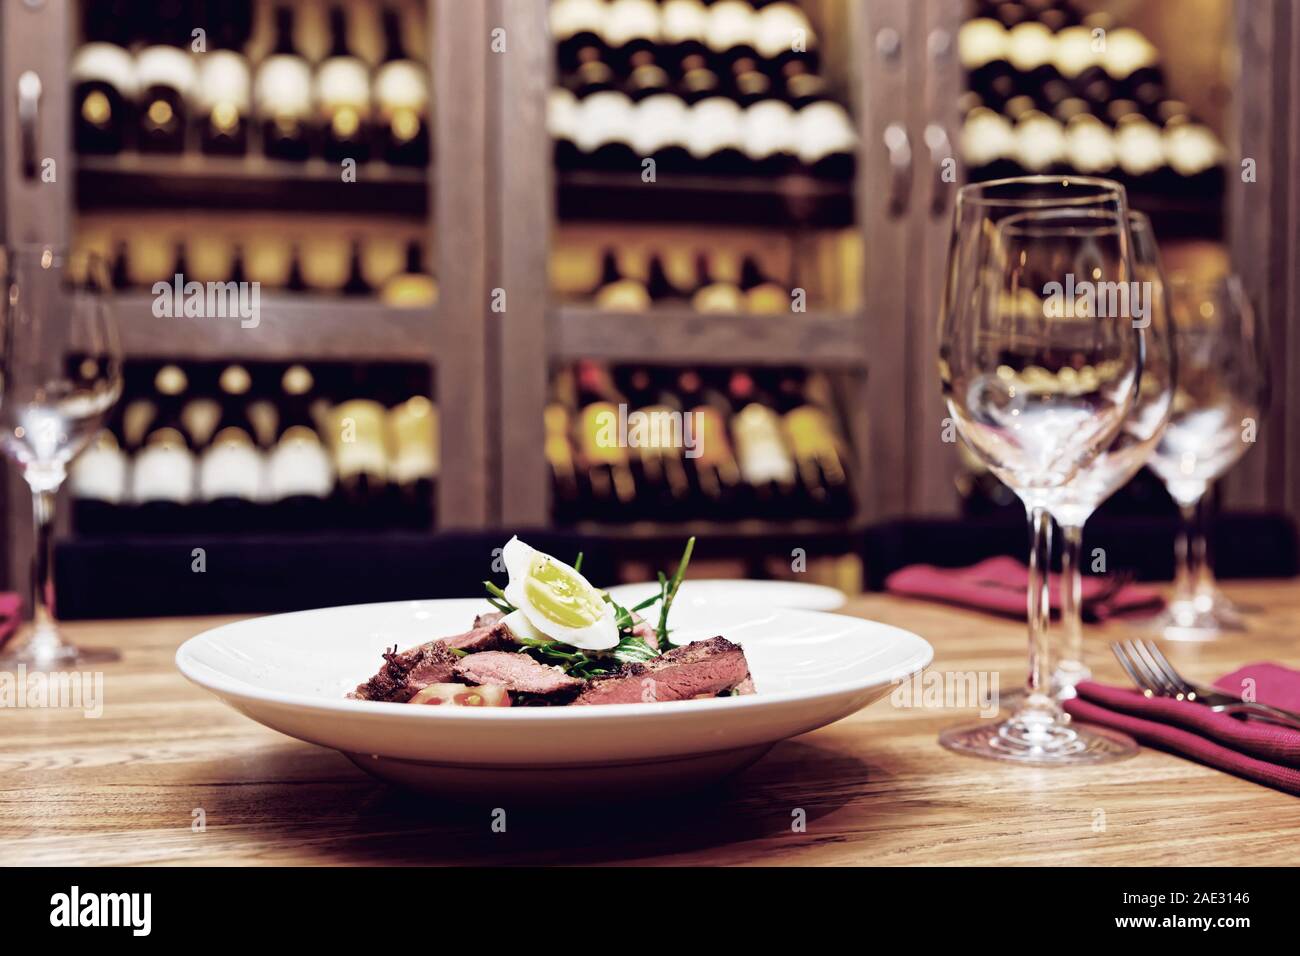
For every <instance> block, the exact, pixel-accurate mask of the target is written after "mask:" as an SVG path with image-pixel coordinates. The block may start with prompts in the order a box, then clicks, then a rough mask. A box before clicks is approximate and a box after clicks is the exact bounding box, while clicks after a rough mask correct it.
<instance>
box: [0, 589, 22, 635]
mask: <svg viewBox="0 0 1300 956" xmlns="http://www.w3.org/2000/svg"><path fill="white" fill-rule="evenodd" d="M22 620H23V599H22V598H20V597H19V596H18V595H17V594H14V593H12V592H10V591H4V592H0V647H3V646H4V642H5V641H7V640H9V638H11V637H13V636H14V631H16V630H18V625H19V624H21V623H22Z"/></svg>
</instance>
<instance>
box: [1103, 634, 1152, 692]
mask: <svg viewBox="0 0 1300 956" xmlns="http://www.w3.org/2000/svg"><path fill="white" fill-rule="evenodd" d="M1110 650H1111V653H1112V654H1114V655H1115V660H1117V661H1119V666H1120V667H1122V668H1124V670H1125V672H1127V674H1128V676H1129V678H1130V679H1131V680H1132V681H1133V683H1134V684H1137V686H1138V689H1139V690H1143V691H1146V693H1147V694H1151V692H1152V691H1151V688H1150V687H1148V686H1147V682H1146V680H1145V678H1143V677H1142V675H1141V674H1139V673H1138V671H1137V669H1136V668H1134V666H1133V662H1132V661H1131V660H1129V656H1128V650H1127V649H1126V648H1125V647H1124V645H1123V644H1120V643H1118V642H1115V643H1112V644H1111V645H1110Z"/></svg>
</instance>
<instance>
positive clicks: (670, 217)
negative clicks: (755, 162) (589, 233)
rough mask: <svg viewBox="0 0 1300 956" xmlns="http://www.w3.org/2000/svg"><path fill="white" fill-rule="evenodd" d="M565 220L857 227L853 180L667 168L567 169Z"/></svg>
mask: <svg viewBox="0 0 1300 956" xmlns="http://www.w3.org/2000/svg"><path fill="white" fill-rule="evenodd" d="M555 179H556V201H557V213H558V216H559V218H560V219H561V220H566V219H567V220H593V221H600V222H611V221H613V222H695V223H717V224H722V225H732V226H734V225H759V226H771V227H778V228H790V227H800V226H808V227H821V228H834V227H844V226H851V225H852V224H853V216H854V212H853V184H852V183H851V182H839V181H833V180H822V179H814V178H813V177H810V176H803V175H787V176H779V177H758V176H702V175H696V174H690V173H674V172H671V171H660V173H659V175H658V178H657V180H656V181H655V182H652V183H647V182H642V180H641V175H640V172H639V171H626V172H625V171H616V172H603V171H586V170H560V171H557V172H556V174H555Z"/></svg>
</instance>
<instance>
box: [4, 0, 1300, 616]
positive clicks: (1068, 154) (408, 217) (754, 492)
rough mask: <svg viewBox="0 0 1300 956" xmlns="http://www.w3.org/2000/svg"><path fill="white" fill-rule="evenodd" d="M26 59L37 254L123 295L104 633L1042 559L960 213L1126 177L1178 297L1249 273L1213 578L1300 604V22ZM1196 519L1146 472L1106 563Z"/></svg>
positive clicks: (84, 8) (20, 224)
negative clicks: (697, 443)
mask: <svg viewBox="0 0 1300 956" xmlns="http://www.w3.org/2000/svg"><path fill="white" fill-rule="evenodd" d="M2 27H3V29H0V41H2V42H3V51H2V53H3V59H2V66H3V80H2V81H3V84H4V86H5V90H4V95H3V100H2V102H3V107H0V109H3V112H4V114H5V118H4V123H5V126H4V130H5V135H4V137H3V142H2V148H3V151H4V179H3V200H2V202H3V228H4V235H5V241H7V242H17V241H27V240H41V241H50V240H54V241H64V242H66V243H68V244H69V245H71V246H73V247H78V248H86V249H93V250H95V251H97V252H99V253H100V254H102V255H103V256H104V257H106V258H107V259H108V261H109V263H110V265H111V268H112V275H113V283H114V285H115V286H116V295H115V303H114V310H115V313H116V316H117V319H118V323H119V325H120V329H121V332H122V337H123V344H124V350H125V355H126V359H127V365H126V384H125V392H124V395H123V398H122V401H121V402H120V403H119V405H118V407H117V409H116V411H115V413H114V415H113V417H112V420H111V423H110V427H109V428H108V429H107V430H106V431H105V432H104V433H103V434H102V435H101V436H100V437H99V439H98V440H97V441H96V443H95V444H94V446H93V447H92V448H91V450H90V451H88V452H87V453H86V454H84V455H83V456H82V457H81V458H80V459H79V460H78V461H77V463H76V465H75V468H74V471H73V474H72V476H71V480H70V482H69V493H68V494H67V495H66V496H65V501H64V505H65V507H64V509H63V513H61V514H60V519H59V520H60V529H61V532H60V535H59V544H58V547H57V553H56V576H57V580H58V594H59V612H60V615H61V616H63V617H68V618H71V617H102V616H114V615H129V614H166V613H200V612H209V611H254V610H273V609H282V608H298V607H306V606H313V605H327V604H342V603H348V602H351V601H367V600H385V599H397V598H404V597H416V596H443V595H453V594H460V593H476V591H477V581H478V580H479V579H480V578H481V577H482V570H481V568H482V566H481V564H480V563H479V558H480V557H481V559H482V560H483V561H486V560H488V556H489V555H490V552H491V548H493V547H497V546H499V545H500V544H501V543H503V541H504V540H505V538H506V537H508V535H509V534H510V533H514V532H518V533H520V534H521V535H527V536H528V537H529V538H530V541H531V543H533V544H534V545H536V546H539V547H543V548H545V549H547V550H555V551H556V552H557V553H560V554H564V553H567V550H573V551H575V552H576V551H577V550H579V549H581V550H583V551H584V552H585V553H586V562H587V564H586V567H585V569H587V570H590V572H591V576H592V577H593V579H594V580H597V581H598V582H599V583H612V582H614V581H615V580H618V579H624V580H634V579H641V578H644V577H646V576H647V575H652V573H653V570H654V569H657V568H658V567H660V566H662V565H664V564H665V563H667V562H669V561H671V560H673V559H674V558H675V557H676V555H678V554H679V553H680V551H681V547H682V544H683V541H684V539H685V537H686V536H688V535H689V534H696V535H698V536H699V544H698V546H697V552H696V560H695V562H694V565H693V573H696V574H699V575H705V576H730V575H750V576H772V577H795V576H799V578H800V579H802V580H815V581H820V582H823V583H830V584H835V585H837V586H840V587H843V588H845V589H848V590H854V589H859V588H861V587H864V586H865V587H878V586H880V583H881V581H882V580H883V578H884V576H885V575H886V574H888V573H889V572H890V571H892V570H895V569H897V568H898V567H900V566H902V565H904V564H907V563H912V562H916V561H928V562H932V563H938V564H949V565H956V564H964V563H970V562H972V561H975V560H977V559H979V558H982V557H985V556H988V555H990V554H995V553H1013V554H1017V555H1020V554H1022V553H1023V549H1024V527H1023V524H1024V522H1023V510H1022V508H1021V506H1020V504H1019V503H1018V502H1017V501H1016V500H1015V499H1014V498H1013V496H1011V494H1010V493H1009V492H1008V491H1007V489H1006V488H1005V487H1003V486H1002V485H1001V484H1000V483H999V482H998V481H997V480H996V479H995V478H994V477H993V476H992V475H990V474H988V473H987V472H984V471H981V470H980V469H979V468H978V467H977V466H976V465H975V464H974V462H973V460H972V459H970V458H969V457H968V456H965V455H963V454H962V453H961V451H960V449H959V446H958V445H957V444H956V443H954V442H953V441H951V440H945V438H946V437H947V438H948V439H951V435H947V436H945V430H944V427H943V420H944V417H945V415H946V414H947V413H946V411H945V409H944V407H943V404H942V401H941V397H940V394H939V386H938V377H937V373H936V371H935V355H936V350H937V343H936V341H935V331H936V329H935V324H936V316H937V310H938V297H939V294H940V291H941V288H942V275H943V266H944V259H945V256H946V254H947V247H946V244H947V240H948V230H949V223H950V217H951V209H952V202H953V196H954V192H955V190H956V189H957V188H958V187H959V186H960V185H961V184H962V183H963V182H967V181H973V180H981V179H990V178H998V177H1002V176H1007V175H1019V174H1024V173H1034V172H1045V173H1053V174H1057V173H1060V174H1065V173H1083V174H1089V175H1103V176H1108V177H1114V178H1117V179H1119V180H1120V181H1121V182H1123V183H1124V184H1125V185H1126V186H1127V187H1128V190H1129V196H1130V202H1131V204H1132V205H1133V206H1134V207H1135V208H1137V209H1140V210H1143V211H1145V212H1147V213H1148V214H1149V215H1150V216H1151V217H1152V220H1153V222H1154V224H1155V229H1156V233H1157V236H1158V237H1159V239H1160V243H1161V249H1162V253H1163V256H1164V262H1165V268H1166V271H1167V272H1182V273H1188V274H1191V275H1194V276H1200V275H1214V274H1219V273H1222V272H1224V271H1235V272H1237V273H1239V274H1240V275H1241V276H1242V278H1243V280H1244V282H1245V284H1246V287H1247V289H1248V291H1249V293H1250V296H1251V299H1252V301H1253V302H1254V305H1255V308H1256V310H1257V312H1258V314H1259V316H1260V319H1261V321H1262V322H1263V323H1264V324H1265V326H1266V328H1267V330H1268V334H1269V336H1270V342H1271V346H1270V350H1269V358H1270V361H1271V363H1272V366H1271V382H1272V391H1271V406H1270V407H1269V409H1268V412H1267V415H1266V417H1265V419H1264V421H1263V423H1262V425H1261V433H1260V439H1259V441H1258V443H1257V446H1256V447H1254V448H1253V449H1252V450H1251V452H1250V454H1248V455H1247V456H1246V457H1245V458H1244V459H1243V461H1242V462H1241V463H1240V464H1239V465H1238V466H1237V467H1236V469H1234V471H1233V472H1232V473H1231V474H1230V475H1229V476H1228V477H1227V478H1226V479H1225V480H1224V481H1223V482H1222V483H1221V487H1220V488H1219V489H1218V491H1217V498H1216V513H1217V521H1216V523H1215V534H1214V539H1213V540H1214V547H1215V550H1216V555H1217V563H1218V567H1219V572H1220V574H1221V575H1222V576H1233V575H1251V576H1265V575H1286V574H1293V573H1295V571H1296V547H1295V532H1294V523H1293V519H1294V517H1295V516H1296V514H1297V513H1298V512H1300V460H1298V459H1297V454H1298V453H1300V442H1298V441H1297V431H1298V426H1297V422H1300V325H1298V323H1300V319H1297V306H1298V305H1300V286H1298V280H1297V274H1298V273H1300V268H1297V265H1298V264H1300V196H1298V195H1297V190H1296V188H1295V185H1294V182H1292V181H1289V180H1294V178H1295V177H1294V175H1293V174H1294V172H1295V171H1296V170H1297V169H1300V63H1298V62H1297V60H1300V56H1298V52H1297V51H1300V10H1297V9H1296V7H1295V4H1293V3H1291V2H1287V0H1235V2H1234V0H1024V2H1019V3H1013V2H993V0H979V2H963V0H801V2H785V0H775V2H763V0H714V2H704V0H659V2H657V0H552V2H547V0H484V2H464V0H427V2H420V0H385V2H378V0H375V2H371V0H364V2H349V3H347V4H345V5H343V4H339V5H331V4H328V3H324V2H316V0H301V2H271V0H242V2H241V0H228V2H220V0H207V2H205V0H195V2H179V0H161V2H158V3H154V4H150V5H147V7H146V5H140V4H133V3H124V2H117V0H103V2H94V0H83V2H72V0H67V2H59V0H33V2H24V3H17V2H13V3H8V4H6V5H5V6H4V9H3V24H2ZM792 37H795V38H796V40H795V42H791V38H792ZM801 41H802V42H801ZM32 76H35V77H36V79H37V81H38V82H36V83H35V84H33V82H32V81H31V79H30V77H32ZM647 160H651V161H652V162H650V163H647V162H646V161H647ZM178 274H179V275H182V276H184V279H185V281H191V280H194V281H198V282H230V281H233V282H244V283H253V282H255V283H258V289H259V295H260V298H259V300H258V304H259V314H258V316H257V319H256V322H255V323H253V322H250V321H243V322H241V321H240V320H239V319H238V318H231V317H227V318H199V317H193V316H190V317H186V316H177V317H165V316H162V317H160V316H159V314H158V311H157V302H158V300H159V295H158V293H157V292H156V291H155V283H158V282H162V283H166V284H167V285H169V286H170V285H171V284H172V283H173V281H174V277H175V276H177V275H178ZM621 405H625V406H627V408H628V409H631V410H636V409H665V408H666V409H669V410H677V411H684V412H690V411H698V412H700V413H701V415H700V418H699V420H700V421H701V422H702V423H703V424H702V427H703V428H704V429H705V433H704V434H705V435H706V440H705V448H706V454H704V455H702V456H701V457H699V458H689V457H686V456H684V455H683V454H682V451H681V449H680V448H675V447H649V448H623V447H613V448H611V447H607V446H606V444H604V443H601V442H599V441H597V440H596V437H595V432H596V429H597V423H598V421H599V413H600V412H602V411H606V410H609V409H610V408H611V407H612V408H618V407H619V406H621ZM4 480H5V485H6V491H5V493H6V501H7V507H6V509H5V521H6V524H5V535H4V539H5V543H6V547H5V553H4V555H3V563H2V564H0V588H2V589H5V590H17V591H22V590H23V589H24V583H25V581H26V575H27V573H28V572H27V562H28V560H29V556H30V549H31V532H30V530H28V526H29V520H28V518H29V515H28V512H29V508H30V503H29V498H28V493H27V489H26V487H25V486H24V485H23V483H22V481H21V480H20V479H19V478H18V477H17V475H16V473H15V472H14V471H13V470H12V469H10V470H8V471H7V472H6V474H5V476H4ZM1174 526H1175V509H1174V507H1173V506H1172V504H1171V503H1170V501H1169V498H1168V496H1167V494H1166V493H1165V491H1164V490H1163V487H1162V485H1161V484H1160V482H1159V481H1158V480H1156V479H1154V478H1153V477H1152V476H1151V475H1150V474H1148V473H1147V472H1145V471H1144V472H1143V473H1141V474H1140V475H1138V477H1137V478H1135V479H1134V480H1133V482H1132V483H1131V484H1130V485H1129V486H1128V487H1127V488H1126V489H1125V490H1124V491H1122V492H1120V493H1119V494H1117V495H1116V496H1115V497H1114V498H1112V499H1111V500H1110V501H1109V502H1108V503H1107V504H1106V505H1105V506H1104V508H1103V509H1102V511H1101V512H1100V514H1099V517H1098V518H1097V519H1096V520H1094V521H1093V522H1091V523H1090V524H1089V526H1088V540H1089V546H1090V547H1091V546H1101V547H1106V548H1107V549H1108V554H1110V555H1111V556H1112V557H1111V565H1112V569H1122V570H1125V571H1128V572H1130V573H1132V574H1134V575H1135V576H1138V577H1142V578H1147V579H1158V578H1161V577H1167V576H1168V575H1169V573H1170V570H1171V567H1172V538H1173V534H1174ZM196 549H202V560H203V563H204V568H203V571H202V573H196V570H195V567H194V561H195V560H196V557H195V556H196V555H198V554H199V552H198V551H196ZM467 555H468V556H469V557H467Z"/></svg>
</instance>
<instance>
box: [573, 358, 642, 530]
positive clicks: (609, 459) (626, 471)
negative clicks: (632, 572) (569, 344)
mask: <svg viewBox="0 0 1300 956" xmlns="http://www.w3.org/2000/svg"><path fill="white" fill-rule="evenodd" d="M577 376H578V403H579V413H578V416H579V420H578V449H579V454H580V459H579V460H580V463H581V467H582V473H583V480H584V486H585V487H584V497H585V499H586V501H587V502H588V512H589V514H590V515H591V516H592V517H594V518H598V519H603V520H607V521H611V520H612V521H617V520H624V521H625V520H627V517H628V515H629V513H631V509H632V507H633V505H634V504H635V501H636V484H635V481H634V479H633V477H632V468H631V462H630V460H629V457H628V449H627V447H626V445H625V444H624V443H623V442H622V441H621V440H620V436H619V433H618V430H617V423H618V420H619V405H620V404H621V405H626V399H625V398H624V397H623V396H622V395H620V394H618V392H617V390H616V389H615V388H614V385H613V383H612V381H610V379H609V373H608V372H607V370H606V369H604V368H603V367H602V366H600V365H598V364H597V363H595V362H580V363H578V369H577Z"/></svg>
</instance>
